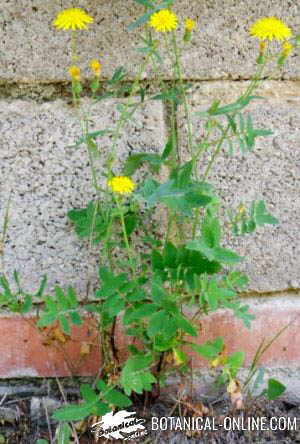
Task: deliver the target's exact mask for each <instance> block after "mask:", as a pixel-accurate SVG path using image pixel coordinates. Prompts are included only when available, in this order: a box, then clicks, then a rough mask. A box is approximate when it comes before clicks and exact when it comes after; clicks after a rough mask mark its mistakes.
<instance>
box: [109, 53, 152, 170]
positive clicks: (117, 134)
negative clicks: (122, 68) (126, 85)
mask: <svg viewBox="0 0 300 444" xmlns="http://www.w3.org/2000/svg"><path fill="white" fill-rule="evenodd" d="M150 57H151V54H148V56H147V57H146V59H145V61H144V63H143V64H142V66H141V67H140V70H139V72H138V74H137V77H136V79H135V81H134V83H133V85H132V88H131V91H130V94H129V97H128V100H127V103H126V105H125V106H124V109H123V111H122V113H121V117H120V119H119V121H118V123H117V125H116V129H115V132H114V134H113V137H112V148H111V153H110V158H109V161H108V176H111V175H112V168H113V164H114V162H115V159H116V148H117V141H118V139H119V137H120V134H121V130H122V129H123V127H124V125H125V123H126V122H127V120H128V113H127V111H128V108H129V106H130V105H131V104H132V103H131V99H132V96H133V94H135V92H136V88H137V86H138V84H139V82H140V80H141V76H142V74H143V72H144V71H145V69H146V66H147V65H148V62H149V59H150ZM134 111H135V110H134ZM131 115H132V114H130V116H131Z"/></svg>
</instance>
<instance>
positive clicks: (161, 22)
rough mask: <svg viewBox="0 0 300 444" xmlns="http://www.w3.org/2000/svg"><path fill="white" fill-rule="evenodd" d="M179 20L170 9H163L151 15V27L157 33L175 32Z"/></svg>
mask: <svg viewBox="0 0 300 444" xmlns="http://www.w3.org/2000/svg"><path fill="white" fill-rule="evenodd" d="M177 24H178V20H177V16H176V14H174V12H171V11H169V10H168V9H161V10H160V11H158V12H155V13H154V14H152V15H151V17H150V21H149V25H150V26H152V28H154V29H155V31H157V32H169V31H174V30H175V29H176V28H177Z"/></svg>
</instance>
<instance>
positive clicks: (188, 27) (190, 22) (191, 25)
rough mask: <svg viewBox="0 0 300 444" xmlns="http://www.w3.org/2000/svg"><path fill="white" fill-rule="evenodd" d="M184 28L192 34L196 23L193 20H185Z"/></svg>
mask: <svg viewBox="0 0 300 444" xmlns="http://www.w3.org/2000/svg"><path fill="white" fill-rule="evenodd" d="M184 26H185V29H186V30H187V31H189V32H192V31H193V29H194V28H195V26H196V22H195V20H192V19H189V18H187V19H185V22H184Z"/></svg>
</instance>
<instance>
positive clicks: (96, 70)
mask: <svg viewBox="0 0 300 444" xmlns="http://www.w3.org/2000/svg"><path fill="white" fill-rule="evenodd" d="M90 68H91V70H92V71H93V73H94V74H95V76H96V77H99V76H100V73H101V64H100V63H99V62H98V60H96V59H93V60H91V62H90Z"/></svg>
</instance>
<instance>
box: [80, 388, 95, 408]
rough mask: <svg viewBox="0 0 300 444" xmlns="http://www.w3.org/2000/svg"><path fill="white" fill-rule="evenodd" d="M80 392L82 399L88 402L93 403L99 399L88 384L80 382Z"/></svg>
mask: <svg viewBox="0 0 300 444" xmlns="http://www.w3.org/2000/svg"><path fill="white" fill-rule="evenodd" d="M80 393H81V396H82V397H83V399H84V400H85V401H86V402H88V403H95V402H97V401H98V399H99V396H98V395H97V393H96V392H95V391H94V390H93V389H92V387H91V386H90V385H89V384H81V386H80Z"/></svg>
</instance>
